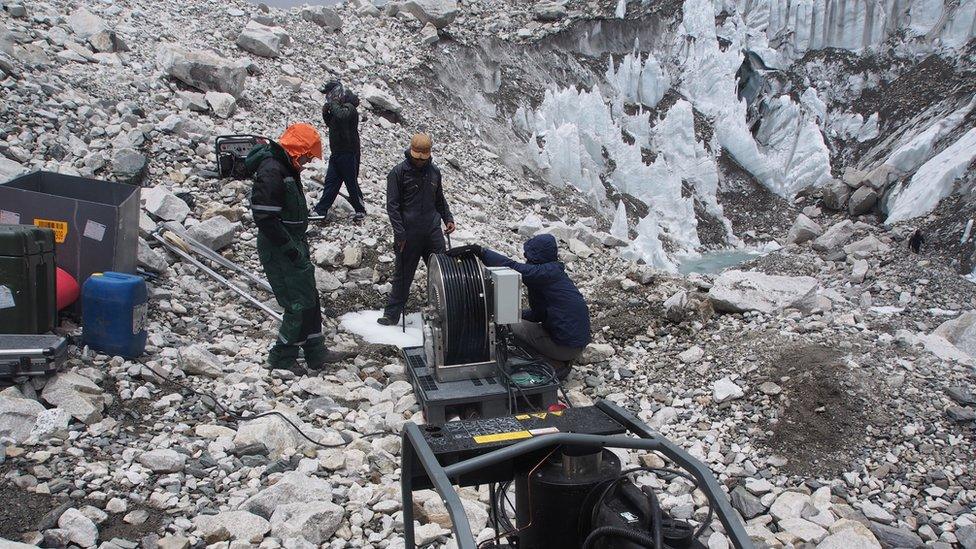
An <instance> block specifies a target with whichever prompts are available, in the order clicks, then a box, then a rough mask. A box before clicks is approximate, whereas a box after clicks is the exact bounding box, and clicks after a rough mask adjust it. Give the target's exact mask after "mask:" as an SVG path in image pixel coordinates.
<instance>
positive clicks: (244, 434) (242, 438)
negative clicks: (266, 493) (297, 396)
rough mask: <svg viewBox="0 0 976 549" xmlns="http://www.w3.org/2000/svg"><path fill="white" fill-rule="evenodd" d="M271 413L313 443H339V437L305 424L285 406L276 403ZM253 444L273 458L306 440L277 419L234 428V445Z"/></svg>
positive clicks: (267, 419)
mask: <svg viewBox="0 0 976 549" xmlns="http://www.w3.org/2000/svg"><path fill="white" fill-rule="evenodd" d="M275 411H276V412H279V413H281V414H283V415H284V416H286V417H287V418H288V419H289V420H291V422H292V423H294V424H295V425H297V426H298V428H299V429H301V430H302V432H303V433H305V434H306V435H308V436H309V437H312V439H313V440H318V441H319V442H322V443H325V444H338V443H341V442H343V439H342V436H341V435H339V433H336V432H335V431H332V432H329V433H325V432H323V431H322V430H320V429H316V428H314V427H312V426H311V425H308V424H307V423H305V422H304V421H302V419H301V418H300V417H298V415H296V414H295V412H293V411H292V410H291V409H289V408H288V407H286V406H283V405H280V404H279V405H278V407H277V408H275ZM257 442H260V443H261V444H264V445H265V447H267V448H268V451H269V452H270V454H271V456H272V457H274V458H278V457H281V454H282V453H284V452H285V451H286V450H294V449H296V448H298V447H299V446H301V445H303V444H307V443H308V441H306V440H305V439H304V438H303V437H302V436H301V435H299V434H298V432H296V431H295V428H294V427H292V426H291V425H290V424H289V423H288V422H286V421H285V420H283V419H282V418H280V417H278V416H267V417H262V418H258V419H252V420H250V421H246V422H243V423H241V424H240V426H239V427H238V429H237V436H235V437H234V444H235V445H236V446H244V445H247V444H253V443H257Z"/></svg>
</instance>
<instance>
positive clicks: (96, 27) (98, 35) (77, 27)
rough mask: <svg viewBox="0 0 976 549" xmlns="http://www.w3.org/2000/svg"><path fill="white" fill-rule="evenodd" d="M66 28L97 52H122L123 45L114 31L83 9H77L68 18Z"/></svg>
mask: <svg viewBox="0 0 976 549" xmlns="http://www.w3.org/2000/svg"><path fill="white" fill-rule="evenodd" d="M68 28H70V29H71V32H73V33H74V34H75V36H77V37H78V38H80V39H81V40H84V41H87V42H88V43H89V44H90V45H91V46H92V48H94V49H95V51H97V52H102V53H111V52H116V51H124V50H125V44H124V43H123V42H122V40H121V39H120V38H119V37H118V35H117V34H116V33H115V31H114V30H112V29H111V28H110V27H109V26H108V24H107V23H106V22H105V21H104V20H102V18H101V17H99V16H97V15H95V14H93V13H92V12H90V11H88V10H87V9H85V8H79V9H76V10H75V11H73V12H71V15H69V16H68Z"/></svg>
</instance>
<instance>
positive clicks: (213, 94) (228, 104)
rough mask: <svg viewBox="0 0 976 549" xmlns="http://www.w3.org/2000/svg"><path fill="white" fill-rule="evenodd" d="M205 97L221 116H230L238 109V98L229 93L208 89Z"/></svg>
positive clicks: (215, 112) (214, 110)
mask: <svg viewBox="0 0 976 549" xmlns="http://www.w3.org/2000/svg"><path fill="white" fill-rule="evenodd" d="M204 98H205V99H206V101H207V104H208V105H210V108H211V109H213V112H214V114H216V115H217V116H219V117H220V118H230V117H231V115H233V114H234V111H235V110H237V99H236V98H235V97H234V96H233V95H231V94H229V93H224V92H218V91H208V92H207V94H206V95H205V96H204Z"/></svg>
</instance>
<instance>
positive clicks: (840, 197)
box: [822, 179, 851, 210]
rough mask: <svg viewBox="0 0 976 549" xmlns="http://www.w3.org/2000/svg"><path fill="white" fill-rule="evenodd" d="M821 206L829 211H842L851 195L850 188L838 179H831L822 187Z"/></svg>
mask: <svg viewBox="0 0 976 549" xmlns="http://www.w3.org/2000/svg"><path fill="white" fill-rule="evenodd" d="M822 192H823V204H824V206H826V207H828V208H830V209H831V210H843V209H844V207H845V206H847V199H848V197H850V195H851V188H850V187H848V186H847V185H846V184H845V183H844V182H843V181H841V180H840V179H831V180H830V182H829V183H827V184H826V185H824V187H823V191H822Z"/></svg>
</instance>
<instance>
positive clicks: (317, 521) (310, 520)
mask: <svg viewBox="0 0 976 549" xmlns="http://www.w3.org/2000/svg"><path fill="white" fill-rule="evenodd" d="M345 514H346V513H345V510H344V509H343V508H342V507H339V506H338V505H336V504H334V503H332V502H329V501H312V502H308V503H302V502H295V503H287V504H284V505H279V506H278V507H277V508H275V510H274V513H272V515H271V534H272V535H274V536H275V537H278V538H281V539H288V538H295V537H299V538H304V539H305V540H308V541H309V542H311V543H314V544H316V545H318V544H321V543H325V542H327V541H329V540H330V539H332V535H333V534H335V532H336V530H338V529H339V525H340V524H342V519H343V518H344V517H345Z"/></svg>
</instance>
